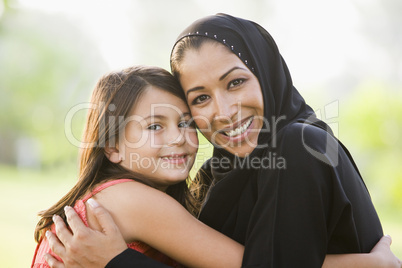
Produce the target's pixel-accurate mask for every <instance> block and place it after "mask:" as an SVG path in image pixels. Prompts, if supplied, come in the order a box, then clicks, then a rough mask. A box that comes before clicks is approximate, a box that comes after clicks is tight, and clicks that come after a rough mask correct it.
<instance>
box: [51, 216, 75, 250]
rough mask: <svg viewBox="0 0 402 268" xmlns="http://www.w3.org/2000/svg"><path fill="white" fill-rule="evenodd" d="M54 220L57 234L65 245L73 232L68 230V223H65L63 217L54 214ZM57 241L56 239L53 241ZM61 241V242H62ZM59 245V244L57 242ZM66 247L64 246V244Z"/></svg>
mask: <svg viewBox="0 0 402 268" xmlns="http://www.w3.org/2000/svg"><path fill="white" fill-rule="evenodd" d="M53 222H54V225H55V228H56V235H57V237H58V238H59V240H60V242H61V243H62V244H63V245H65V244H66V243H68V241H70V240H71V239H72V233H71V232H70V230H68V228H67V226H66V224H65V223H64V221H63V219H62V218H61V217H60V216H58V215H54V216H53ZM53 242H54V243H55V241H53ZM60 242H59V244H60ZM56 245H57V244H56ZM63 247H64V246H63Z"/></svg>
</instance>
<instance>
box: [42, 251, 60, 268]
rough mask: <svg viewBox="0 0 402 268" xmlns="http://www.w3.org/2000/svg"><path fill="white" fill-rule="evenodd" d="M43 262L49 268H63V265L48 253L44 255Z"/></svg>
mask: <svg viewBox="0 0 402 268" xmlns="http://www.w3.org/2000/svg"><path fill="white" fill-rule="evenodd" d="M45 260H46V262H47V264H49V266H50V267H51V268H65V266H64V263H62V262H59V261H58V260H56V258H54V257H53V256H52V255H50V254H49V253H46V255H45Z"/></svg>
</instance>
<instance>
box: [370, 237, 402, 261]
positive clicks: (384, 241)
mask: <svg viewBox="0 0 402 268" xmlns="http://www.w3.org/2000/svg"><path fill="white" fill-rule="evenodd" d="M391 243H392V239H391V237H390V236H389V235H385V236H383V237H382V238H381V239H380V241H378V243H377V245H375V246H374V248H373V249H372V250H371V252H370V255H373V256H375V258H377V259H378V260H380V262H379V266H378V267H384V268H385V267H389V268H392V267H395V268H401V267H402V262H401V260H400V259H398V258H397V257H396V256H395V255H394V253H392V251H391V248H390V247H391Z"/></svg>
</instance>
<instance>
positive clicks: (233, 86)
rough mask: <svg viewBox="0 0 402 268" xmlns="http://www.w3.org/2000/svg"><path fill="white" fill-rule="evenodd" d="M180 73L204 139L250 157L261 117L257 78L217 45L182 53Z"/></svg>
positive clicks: (208, 45) (188, 101)
mask: <svg viewBox="0 0 402 268" xmlns="http://www.w3.org/2000/svg"><path fill="white" fill-rule="evenodd" d="M180 70H181V71H180V83H181V85H182V87H183V89H184V91H185V94H186V97H187V103H188V105H189V107H190V110H191V113H192V115H193V118H194V121H195V122H196V124H197V126H198V127H199V129H200V131H201V132H202V133H203V134H204V135H205V137H206V138H207V139H208V140H209V141H211V142H212V143H214V144H216V145H219V146H222V147H223V148H225V149H226V150H227V151H229V152H231V153H232V154H236V155H238V156H240V157H245V156H246V155H247V154H249V153H251V152H252V151H253V149H254V148H255V147H256V146H257V141H258V134H259V132H260V130H261V128H262V125H263V116H264V103H263V98H262V92H261V87H260V84H259V82H258V79H257V77H256V76H255V75H254V74H253V73H252V72H251V71H250V70H249V69H248V68H247V66H246V65H245V64H244V63H243V62H242V61H241V60H240V59H239V58H238V57H237V56H236V55H234V54H233V53H231V52H230V51H229V50H228V49H227V48H226V47H225V46H223V45H222V44H220V43H218V42H214V43H212V42H206V43H204V44H203V45H202V46H201V47H200V48H199V49H198V50H195V49H191V50H188V51H186V52H185V54H184V58H183V60H182V62H181V64H180Z"/></svg>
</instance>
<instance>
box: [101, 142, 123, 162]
mask: <svg viewBox="0 0 402 268" xmlns="http://www.w3.org/2000/svg"><path fill="white" fill-rule="evenodd" d="M105 155H106V157H107V158H108V159H109V160H110V162H112V163H115V164H118V163H120V162H121V161H123V158H122V157H121V156H120V152H119V150H118V149H117V148H116V147H109V146H106V147H105Z"/></svg>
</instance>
